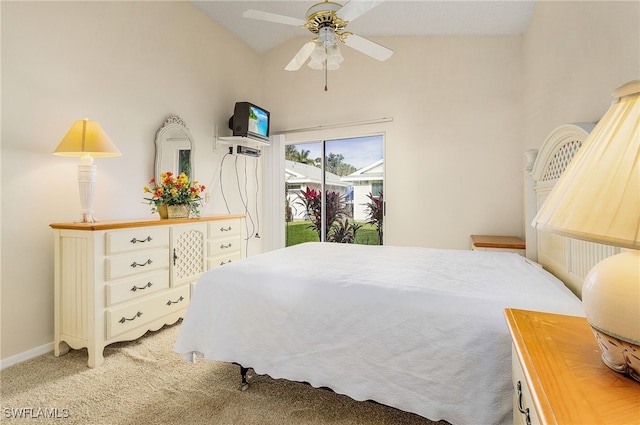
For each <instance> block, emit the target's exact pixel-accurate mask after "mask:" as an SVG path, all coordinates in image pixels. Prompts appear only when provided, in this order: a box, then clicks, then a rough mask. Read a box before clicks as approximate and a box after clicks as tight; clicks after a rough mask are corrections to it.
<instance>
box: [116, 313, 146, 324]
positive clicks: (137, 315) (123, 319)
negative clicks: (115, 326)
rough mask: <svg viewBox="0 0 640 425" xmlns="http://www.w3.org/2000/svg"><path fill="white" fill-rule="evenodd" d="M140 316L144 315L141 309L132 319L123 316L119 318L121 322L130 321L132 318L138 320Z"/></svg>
mask: <svg viewBox="0 0 640 425" xmlns="http://www.w3.org/2000/svg"><path fill="white" fill-rule="evenodd" d="M140 316H142V312H141V311H139V312H137V313H136V314H135V316H133V317H132V318H131V319H127V318H126V317H124V316H122V319H120V320H118V322H120V323H125V322H130V321H132V320H136V319H137V318H138V317H140Z"/></svg>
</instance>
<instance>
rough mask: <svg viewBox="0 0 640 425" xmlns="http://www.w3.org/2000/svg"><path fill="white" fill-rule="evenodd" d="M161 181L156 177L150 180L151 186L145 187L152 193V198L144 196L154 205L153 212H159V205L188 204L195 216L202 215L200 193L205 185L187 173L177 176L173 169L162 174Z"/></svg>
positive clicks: (146, 191)
mask: <svg viewBox="0 0 640 425" xmlns="http://www.w3.org/2000/svg"><path fill="white" fill-rule="evenodd" d="M160 180H161V181H160V182H156V179H155V178H151V180H149V185H150V186H151V187H149V186H145V187H144V188H143V190H144V192H145V193H150V194H151V197H150V198H144V199H145V201H147V202H148V203H149V205H152V207H151V212H152V213H155V212H159V211H158V209H159V208H158V207H162V206H171V205H185V206H188V208H189V211H190V212H191V213H192V214H193V215H194V216H195V217H199V216H200V206H202V198H201V197H200V194H201V193H202V192H204V190H205V189H206V188H205V186H204V185H201V184H199V183H198V182H197V181H196V180H194V181H189V177H187V175H186V174H185V173H180V175H179V176H177V177H175V176H174V175H173V173H172V172H171V171H167V172H166V173H162V174H160Z"/></svg>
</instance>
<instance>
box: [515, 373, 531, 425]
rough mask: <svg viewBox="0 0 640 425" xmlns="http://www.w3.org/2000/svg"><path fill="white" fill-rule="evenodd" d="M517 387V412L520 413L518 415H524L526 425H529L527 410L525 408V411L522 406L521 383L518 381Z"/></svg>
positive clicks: (529, 419)
mask: <svg viewBox="0 0 640 425" xmlns="http://www.w3.org/2000/svg"><path fill="white" fill-rule="evenodd" d="M517 387H518V410H519V411H520V413H522V414H523V415H524V417H525V420H526V422H527V425H531V418H530V417H529V408H528V407H527V408H526V409H525V408H524V407H523V406H522V383H521V382H520V381H518V384H517Z"/></svg>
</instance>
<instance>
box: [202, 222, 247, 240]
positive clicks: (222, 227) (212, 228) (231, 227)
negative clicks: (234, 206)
mask: <svg viewBox="0 0 640 425" xmlns="http://www.w3.org/2000/svg"><path fill="white" fill-rule="evenodd" d="M241 223H242V220H239V219H229V220H216V221H212V222H210V223H209V230H208V231H209V237H210V238H227V237H229V236H240V230H241V228H240V225H241Z"/></svg>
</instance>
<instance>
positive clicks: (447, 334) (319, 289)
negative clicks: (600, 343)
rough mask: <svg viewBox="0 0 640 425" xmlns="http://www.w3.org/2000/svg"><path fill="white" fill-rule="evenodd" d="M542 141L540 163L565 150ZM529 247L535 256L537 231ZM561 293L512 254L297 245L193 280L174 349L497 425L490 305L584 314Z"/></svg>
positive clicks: (501, 363)
mask: <svg viewBox="0 0 640 425" xmlns="http://www.w3.org/2000/svg"><path fill="white" fill-rule="evenodd" d="M578 129H579V130H581V132H578V131H576V134H577V136H576V137H577V138H582V139H583V138H584V137H586V135H587V134H588V133H587V131H585V130H584V129H583V128H578ZM552 136H553V134H552ZM552 136H550V138H549V139H548V140H547V141H546V142H545V143H544V144H543V147H542V149H541V155H539V157H540V158H545V159H544V160H545V161H547V162H549V158H551V162H553V160H554V158H555V156H554V155H553V154H552V153H551V154H548V152H547V151H553V150H556V151H557V150H558V149H562V147H563V146H564V145H565V144H564V143H555V140H550V139H553V138H554V137H552ZM565 142H566V141H565ZM574 152H575V149H574ZM531 156H532V155H530V157H531ZM530 162H531V164H530V165H531V167H530V168H531V172H529V171H527V173H525V174H526V178H531V176H532V175H534V174H535V173H533V169H535V167H536V165H535V163H537V161H535V163H534V162H533V161H530ZM567 163H568V162H567ZM565 166H566V164H565ZM540 181H541V180H540ZM529 183H530V184H525V186H527V187H529V188H530V191H531V193H528V194H526V196H525V197H526V199H529V200H531V199H533V200H536V203H537V202H540V201H541V200H543V199H544V195H537V193H538V192H536V188H539V187H538V186H539V185H538V183H539V181H538V180H534V181H531V182H529ZM549 185H550V184H549V183H548V181H545V182H544V184H543V186H549ZM527 237H529V235H527ZM531 238H532V239H534V240H535V242H536V243H537V245H538V247H539V249H537V250H536V253H537V254H538V256H539V257H543V258H547V252H546V251H545V250H544V248H545V247H547V246H548V245H549V244H548V243H547V241H546V240H545V239H544V238H545V236H544V235H540V234H535V235H532V236H531ZM552 245H553V249H556V250H557V246H558V245H559V244H558V243H557V241H554V244H552ZM565 246H569V245H568V244H565ZM540 247H542V248H540ZM565 254H566V253H565ZM574 254H575V252H574ZM554 255H555V254H554ZM553 258H557V256H554V257H553ZM595 260H597V259H596V258H594V261H595ZM572 289H573V288H572ZM574 292H576V291H574ZM574 292H572V291H571V290H570V289H568V288H567V286H565V284H564V283H563V282H562V281H561V280H559V279H557V278H556V277H554V276H553V275H552V274H551V273H549V272H548V271H547V270H545V269H544V268H543V266H541V265H540V264H538V263H537V262H534V261H532V260H530V259H528V258H525V257H523V256H520V255H517V254H513V253H505V252H490V251H471V250H469V251H463V250H443V249H429V248H416V247H412V248H410V247H398V246H362V245H347V244H328V243H306V244H301V245H297V246H294V247H289V248H284V249H280V250H275V251H271V252H267V253H264V254H261V255H257V256H254V257H250V258H247V259H244V260H242V261H238V262H234V263H230V264H226V265H224V266H223V267H218V268H216V269H213V270H211V271H209V272H207V273H205V274H204V275H203V276H202V277H201V279H200V281H199V282H198V284H197V286H196V288H195V291H194V293H193V295H192V299H191V303H190V305H189V308H188V310H187V313H186V316H185V318H184V321H183V323H182V325H181V329H180V332H179V334H178V337H177V340H176V343H175V347H174V349H175V351H176V352H178V353H180V354H181V355H182V356H183V357H184V358H185V360H189V361H195V358H196V357H197V356H201V357H203V358H204V359H211V360H218V361H224V362H233V363H237V364H239V365H241V370H242V371H243V372H244V371H245V370H246V369H245V368H247V367H251V368H253V369H254V371H255V372H256V373H257V374H268V375H270V376H271V377H273V378H285V379H289V380H293V381H304V382H308V383H310V384H311V385H313V386H314V387H329V388H331V389H332V390H334V391H336V392H338V393H341V394H346V395H348V396H350V397H352V398H353V399H356V400H375V401H377V402H379V403H383V404H386V405H389V406H392V407H396V408H398V409H401V410H405V411H409V412H413V413H416V414H418V415H421V416H424V417H426V418H429V419H432V420H440V419H444V420H447V421H448V422H450V423H452V424H455V425H477V424H507V423H511V421H512V391H513V390H512V387H511V368H510V365H511V342H510V337H509V334H508V330H507V327H506V324H505V321H504V316H503V310H504V309H505V308H507V307H510V308H521V309H529V310H538V311H547V312H553V313H561V314H568V315H583V310H582V306H581V302H580V300H579V298H578V297H577V296H576V295H575V293H574ZM243 379H244V378H243Z"/></svg>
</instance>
